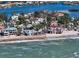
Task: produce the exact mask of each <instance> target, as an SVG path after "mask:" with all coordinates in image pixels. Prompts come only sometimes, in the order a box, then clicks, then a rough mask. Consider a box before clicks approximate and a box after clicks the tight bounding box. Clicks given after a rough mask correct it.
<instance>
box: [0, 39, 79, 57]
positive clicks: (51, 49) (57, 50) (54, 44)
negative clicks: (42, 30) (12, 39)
mask: <svg viewBox="0 0 79 59" xmlns="http://www.w3.org/2000/svg"><path fill="white" fill-rule="evenodd" d="M62 57H63V58H78V57H79V39H74V40H72V39H67V40H59V41H56V40H54V41H42V42H27V43H14V44H0V58H62Z"/></svg>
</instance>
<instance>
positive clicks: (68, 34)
mask: <svg viewBox="0 0 79 59" xmlns="http://www.w3.org/2000/svg"><path fill="white" fill-rule="evenodd" d="M78 34H79V32H77V31H64V32H63V33H62V34H44V35H43V34H42V35H33V36H23V35H21V36H16V35H10V36H4V37H0V44H2V43H20V42H36V41H48V40H65V39H76V38H77V39H79V36H78Z"/></svg>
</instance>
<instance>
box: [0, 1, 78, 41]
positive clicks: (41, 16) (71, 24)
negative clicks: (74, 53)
mask: <svg viewBox="0 0 79 59" xmlns="http://www.w3.org/2000/svg"><path fill="white" fill-rule="evenodd" d="M21 3H22V2H21ZM29 3H30V2H29ZM32 3H35V4H36V3H37V4H38V3H39V5H40V3H42V4H43V3H50V2H32ZM52 3H53V4H54V3H59V2H52ZM8 4H11V3H10V2H8ZM21 6H22V5H21ZM7 19H8V17H7V16H6V15H5V14H3V13H1V14H0V38H1V40H0V41H12V40H13V41H14V40H15V41H16V40H35V39H45V38H49V37H52V38H57V37H63V36H69V35H70V36H75V35H79V20H78V19H79V18H78V17H77V18H75V17H70V15H69V14H68V13H65V12H53V11H47V10H42V11H35V12H31V13H16V12H15V11H14V12H13V15H12V16H11V17H10V18H9V20H7ZM75 20H76V21H75ZM63 33H64V34H63ZM52 40H55V39H52Z"/></svg>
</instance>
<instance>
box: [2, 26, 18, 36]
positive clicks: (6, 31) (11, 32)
mask: <svg viewBox="0 0 79 59" xmlns="http://www.w3.org/2000/svg"><path fill="white" fill-rule="evenodd" d="M3 32H4V35H15V34H16V32H17V28H15V27H8V28H5V29H4V30H3Z"/></svg>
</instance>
